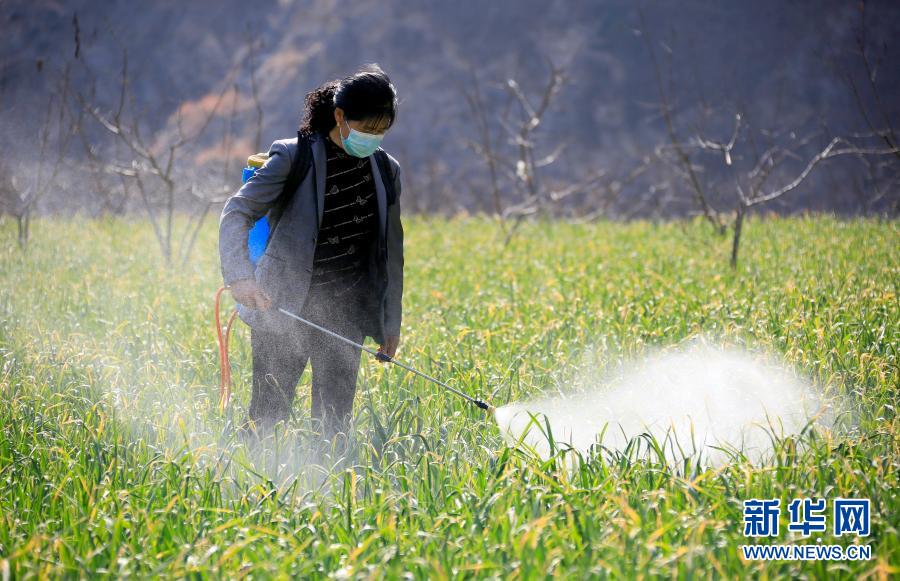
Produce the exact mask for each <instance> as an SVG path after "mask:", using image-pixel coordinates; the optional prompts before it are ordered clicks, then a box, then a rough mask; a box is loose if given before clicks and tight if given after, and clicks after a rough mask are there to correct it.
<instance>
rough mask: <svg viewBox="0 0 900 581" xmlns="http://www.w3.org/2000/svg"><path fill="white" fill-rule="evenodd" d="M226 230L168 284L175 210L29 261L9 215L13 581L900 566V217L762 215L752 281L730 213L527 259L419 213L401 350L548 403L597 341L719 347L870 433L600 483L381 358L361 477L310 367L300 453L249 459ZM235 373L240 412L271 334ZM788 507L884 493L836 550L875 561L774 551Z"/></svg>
mask: <svg viewBox="0 0 900 581" xmlns="http://www.w3.org/2000/svg"><path fill="white" fill-rule="evenodd" d="M212 222H213V221H211V222H210V224H208V227H207V228H206V229H205V230H204V231H203V233H202V235H201V238H200V241H199V242H198V245H197V248H196V249H195V253H194V260H193V261H192V263H191V264H190V265H189V266H188V267H187V268H186V269H182V268H172V269H167V268H166V267H165V266H164V265H162V264H161V261H160V258H159V254H160V253H159V251H158V249H157V246H156V243H155V240H154V238H153V231H152V228H151V226H150V224H149V223H147V222H142V221H134V222H128V221H123V220H108V221H86V220H85V221H78V220H69V221H66V220H48V219H41V220H38V221H37V222H36V223H35V224H34V225H33V227H32V237H33V240H32V244H31V247H30V248H29V249H28V250H27V252H24V253H23V252H22V251H20V250H19V249H18V247H17V246H16V243H15V223H14V222H12V221H11V220H9V219H6V220H5V221H0V252H2V261H0V265H2V266H0V398H2V400H0V578H2V579H6V578H7V577H9V576H12V577H28V576H58V575H66V576H93V575H95V574H103V573H108V574H113V575H124V574H135V575H138V576H141V577H146V576H151V575H156V574H165V575H178V576H188V575H190V576H193V575H195V574H196V575H199V576H211V577H219V576H221V577H236V576H240V575H245V574H246V575H251V576H253V577H256V578H258V577H269V576H284V577H287V576H300V577H320V576H328V575H336V576H361V577H367V576H372V577H376V578H377V577H380V576H382V575H384V574H385V573H387V574H389V575H391V576H394V577H399V576H402V575H404V574H405V573H409V574H412V575H414V576H416V577H421V578H434V579H440V578H460V577H469V576H473V575H474V576H478V577H501V578H543V577H545V576H547V575H553V576H559V577H568V578H576V579H577V578H583V577H585V576H587V575H592V574H593V575H610V576H613V577H623V576H625V577H634V576H645V577H646V576H657V575H660V576H666V577H672V576H676V577H680V578H694V577H716V578H719V577H738V576H744V575H755V576H771V577H776V576H778V577H780V576H804V577H818V578H824V577H857V576H859V575H872V576H874V577H875V578H887V577H891V576H894V575H896V574H897V571H898V567H900V541H898V536H897V526H898V523H900V494H898V492H897V491H898V490H900V482H898V474H900V419H898V414H897V407H898V405H900V397H898V385H900V358H898V347H900V308H898V288H897V287H898V282H900V229H898V224H897V222H890V221H889V222H884V221H877V220H851V221H842V220H837V219H834V218H830V217H812V218H791V219H767V220H761V219H753V220H751V221H749V223H748V224H747V225H746V230H745V235H744V246H743V248H742V255H741V264H740V266H739V268H738V269H737V271H732V270H731V269H730V268H729V266H728V255H729V250H730V248H729V245H728V240H726V239H724V238H719V237H717V236H716V235H715V234H714V233H712V232H711V231H710V229H709V228H708V227H707V226H705V225H704V224H702V223H700V222H687V223H678V222H674V223H666V224H653V223H647V222H635V223H630V224H613V223H597V224H590V225H576V224H566V223H561V222H539V223H534V224H526V225H524V226H523V227H522V228H521V230H520V232H519V233H518V234H517V236H516V237H515V238H514V239H513V241H512V243H511V244H510V245H509V246H508V247H506V248H503V246H502V240H503V237H502V233H501V232H500V230H499V228H498V227H497V226H496V225H495V224H493V223H491V222H489V221H487V220H485V219H476V218H467V219H456V220H445V219H437V218H420V217H408V218H406V219H405V224H406V230H407V238H406V257H407V258H406V281H407V282H406V288H405V294H404V331H403V337H402V339H401V346H400V351H399V352H398V358H400V359H401V360H404V361H406V362H408V363H410V364H413V365H415V366H419V367H421V368H422V369H423V370H424V371H426V372H431V373H433V374H435V375H437V376H439V377H441V378H443V379H445V380H448V381H449V382H451V383H453V384H455V385H459V386H462V387H464V388H465V389H466V390H468V391H470V392H472V393H478V394H483V395H485V396H488V397H493V401H494V402H495V403H497V404H503V403H506V402H507V401H514V400H520V399H523V398H526V397H529V396H531V395H534V394H537V393H540V392H542V391H545V390H548V389H555V388H556V387H557V386H559V385H563V386H564V385H565V384H566V381H567V378H568V377H569V376H570V375H571V373H572V369H573V368H574V367H575V364H576V363H577V362H578V361H580V360H582V357H583V354H584V352H585V350H591V351H592V352H594V353H596V354H597V356H598V358H599V359H598V365H601V366H603V365H605V364H612V363H614V362H615V361H614V360H616V359H617V358H620V357H623V356H630V355H636V354H639V353H641V352H642V350H643V349H645V348H647V347H649V346H668V345H674V344H677V343H679V342H682V341H684V340H686V339H688V338H691V337H694V336H697V335H701V334H702V335H704V336H707V337H714V338H716V339H717V340H722V341H730V342H741V343H745V344H752V345H758V346H761V347H764V348H767V349H771V350H773V351H775V352H777V353H780V354H782V355H783V356H784V358H785V359H786V360H787V361H789V362H791V363H793V364H795V365H797V366H798V367H800V368H802V369H804V370H805V371H806V372H808V373H809V374H810V375H811V376H812V377H814V378H815V380H816V381H817V382H818V383H820V384H821V385H823V386H825V388H826V389H827V390H828V392H829V393H831V394H844V395H845V396H846V398H847V399H848V401H849V406H850V408H851V410H852V412H853V417H854V421H855V426H854V427H851V428H849V429H848V430H846V431H844V432H842V433H841V434H839V435H837V436H835V437H834V438H821V437H815V436H810V437H809V438H808V439H809V441H807V442H806V443H805V444H806V445H805V446H799V447H798V446H794V445H792V442H790V441H786V442H780V443H779V446H778V451H777V458H776V461H775V462H774V463H773V465H771V466H767V467H752V466H750V465H747V464H741V463H735V464H732V465H728V466H725V467H723V468H719V469H715V470H698V469H696V468H694V467H688V468H687V469H685V468H684V467H681V468H680V469H673V468H669V467H667V466H665V465H664V464H660V463H658V462H653V461H650V460H642V459H639V458H636V457H627V456H626V457H619V458H617V459H604V458H602V457H599V458H594V459H593V460H592V461H590V462H586V463H584V464H582V465H580V466H579V467H578V469H577V470H576V471H575V472H574V473H569V472H568V471H567V470H565V469H563V468H561V467H560V463H559V462H557V461H556V460H558V459H554V458H551V459H550V460H547V461H544V460H541V459H538V458H536V457H534V455H533V454H530V453H529V452H528V450H524V449H521V448H515V447H513V448H510V447H507V446H506V445H505V444H504V443H503V438H502V437H501V434H500V433H499V430H498V429H497V427H496V426H495V425H494V424H493V423H492V421H491V419H490V418H489V417H486V416H485V415H484V414H483V413H482V412H481V411H479V410H478V409H475V408H473V407H472V406H467V405H466V404H465V403H463V402H461V401H460V400H458V399H456V398H453V397H452V396H450V395H447V394H444V393H440V392H437V391H435V390H434V389H433V388H432V386H430V385H429V384H427V383H424V382H423V381H422V380H419V379H415V378H414V376H412V375H411V374H404V373H402V372H401V370H399V369H397V368H395V367H390V368H389V367H385V366H383V365H381V364H379V363H377V362H375V361H372V360H371V359H368V358H367V359H365V360H364V362H363V366H362V371H361V374H360V389H359V392H358V396H357V402H356V411H357V419H356V426H357V434H356V440H355V443H354V445H353V448H352V450H351V452H350V460H348V461H346V462H344V463H343V464H338V466H336V467H335V468H334V469H333V470H330V471H325V472H323V471H320V470H314V469H312V468H311V467H309V466H307V465H305V464H304V462H303V450H305V449H306V448H307V446H306V442H307V441H308V440H309V434H308V432H307V431H306V425H305V423H304V422H305V419H306V417H307V416H308V404H309V400H308V397H309V387H308V386H309V372H308V371H307V373H306V375H305V376H304V378H303V380H302V382H301V387H300V389H299V397H298V398H297V402H296V407H295V412H296V415H297V419H296V421H295V422H294V424H293V426H294V428H295V429H296V433H295V434H292V436H291V438H290V439H286V440H285V442H288V443H289V445H285V446H284V447H283V448H282V449H279V450H276V451H274V452H273V453H272V454H275V453H277V454H278V457H275V456H273V455H269V456H265V457H263V456H262V455H257V454H252V453H248V451H247V450H246V449H245V448H243V447H242V446H239V445H237V444H236V443H235V442H234V441H233V438H232V437H231V430H230V427H229V426H230V424H229V418H228V417H227V416H223V415H222V414H221V413H220V412H219V410H218V408H217V396H218V394H217V384H218V356H217V351H216V346H215V340H214V334H213V325H212V312H213V311H212V305H213V295H214V293H215V290H216V289H217V288H218V287H219V286H220V284H221V278H220V274H219V269H218V255H217V251H216V237H217V231H216V229H215V226H214V225H213V224H212ZM229 304H230V303H229ZM232 361H233V363H234V376H235V380H236V384H237V385H236V390H235V398H234V406H233V408H232V410H231V413H232V414H233V415H232V420H238V419H240V418H242V417H243V414H244V413H245V409H246V406H247V404H248V400H249V390H248V387H247V386H248V383H249V374H250V350H249V332H248V329H247V328H246V327H245V326H243V325H241V326H239V327H238V328H237V331H236V333H235V339H234V341H233V349H232ZM293 475H299V476H298V477H297V478H294V477H292V476H293ZM773 497H777V498H781V499H782V506H786V505H787V503H788V502H789V501H790V499H792V498H797V497H826V498H829V499H832V498H837V497H850V498H852V497H861V498H869V499H871V502H872V533H871V536H869V537H868V538H865V539H857V538H856V537H854V536H849V537H848V536H844V537H840V538H834V537H831V536H830V533H829V534H823V535H822V537H823V542H826V543H836V544H842V545H847V544H850V543H854V542H860V541H861V542H863V543H864V544H869V545H871V546H872V547H873V559H872V560H871V561H861V562H832V563H823V562H818V563H816V562H808V563H802V562H789V561H783V562H775V563H765V564H764V563H759V562H744V561H743V560H742V559H741V557H740V555H739V550H738V546H739V545H742V544H746V543H747V539H745V538H744V537H743V535H742V532H743V531H742V501H743V500H744V499H750V498H773ZM785 519H786V515H785V514H784V513H782V529H784V528H785ZM790 540H791V539H790V538H789V536H788V535H787V534H786V533H785V534H782V535H781V537H780V538H779V539H778V542H781V543H787V542H790ZM766 542H768V541H766ZM812 542H815V541H812Z"/></svg>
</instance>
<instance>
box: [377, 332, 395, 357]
mask: <svg viewBox="0 0 900 581" xmlns="http://www.w3.org/2000/svg"><path fill="white" fill-rule="evenodd" d="M398 345H400V336H399V335H395V336H388V337H385V338H384V345H381V346H380V347H379V348H378V352H379V353H384V354H385V355H387V356H388V357H390V358H393V357H394V355H396V354H397V346H398Z"/></svg>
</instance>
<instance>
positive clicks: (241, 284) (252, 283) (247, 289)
mask: <svg viewBox="0 0 900 581" xmlns="http://www.w3.org/2000/svg"><path fill="white" fill-rule="evenodd" d="M228 289H229V290H230V291H231V296H232V297H234V300H236V301H237V302H239V303H241V304H242V305H244V306H246V307H250V308H251V309H260V310H263V311H266V310H268V309H269V307H271V306H272V299H270V298H269V295H267V294H266V293H265V292H263V290H262V289H261V288H260V287H259V285H258V284H256V280H254V279H252V278H243V279H241V280H237V281H235V282H233V283H231V286H229V287H228Z"/></svg>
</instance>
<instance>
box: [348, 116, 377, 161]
mask: <svg viewBox="0 0 900 581" xmlns="http://www.w3.org/2000/svg"><path fill="white" fill-rule="evenodd" d="M344 123H347V120H346V118H345V119H344ZM347 128H348V129H349V130H350V133H349V134H348V135H347V137H344V132H343V130H341V128H338V131H340V133H341V144H342V145H343V146H344V150H345V151H346V152H347V153H349V154H350V155H352V156H354V157H369V156H370V155H372V154H373V153H375V150H376V149H378V146H379V145H381V140H382V139H384V134H383V133H382V134H380V135H376V134H375V133H364V132H362V131H357V130H356V129H354V128H352V127H350V124H349V123H347Z"/></svg>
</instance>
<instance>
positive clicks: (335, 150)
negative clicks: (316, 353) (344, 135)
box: [310, 136, 378, 293]
mask: <svg viewBox="0 0 900 581" xmlns="http://www.w3.org/2000/svg"><path fill="white" fill-rule="evenodd" d="M325 152H326V153H327V164H326V177H325V207H324V209H323V211H322V224H321V226H320V227H319V235H318V240H317V242H316V253H315V257H314V259H313V272H312V281H311V283H310V284H311V285H313V286H314V287H316V288H318V289H322V288H323V287H324V288H328V289H329V290H334V291H335V292H337V293H340V292H344V291H346V290H349V289H350V288H353V287H356V286H358V285H359V284H361V281H363V280H364V279H365V278H366V277H367V270H366V269H367V265H368V262H367V256H368V252H369V250H370V245H371V244H374V243H375V241H376V238H377V236H378V202H377V199H376V197H375V180H374V176H373V175H372V167H371V164H370V163H369V158H367V157H363V158H359V157H354V156H352V155H350V154H348V153H346V152H344V150H343V149H342V148H341V147H340V146H338V145H336V144H335V143H334V142H332V141H331V139H330V138H329V137H328V136H325Z"/></svg>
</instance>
